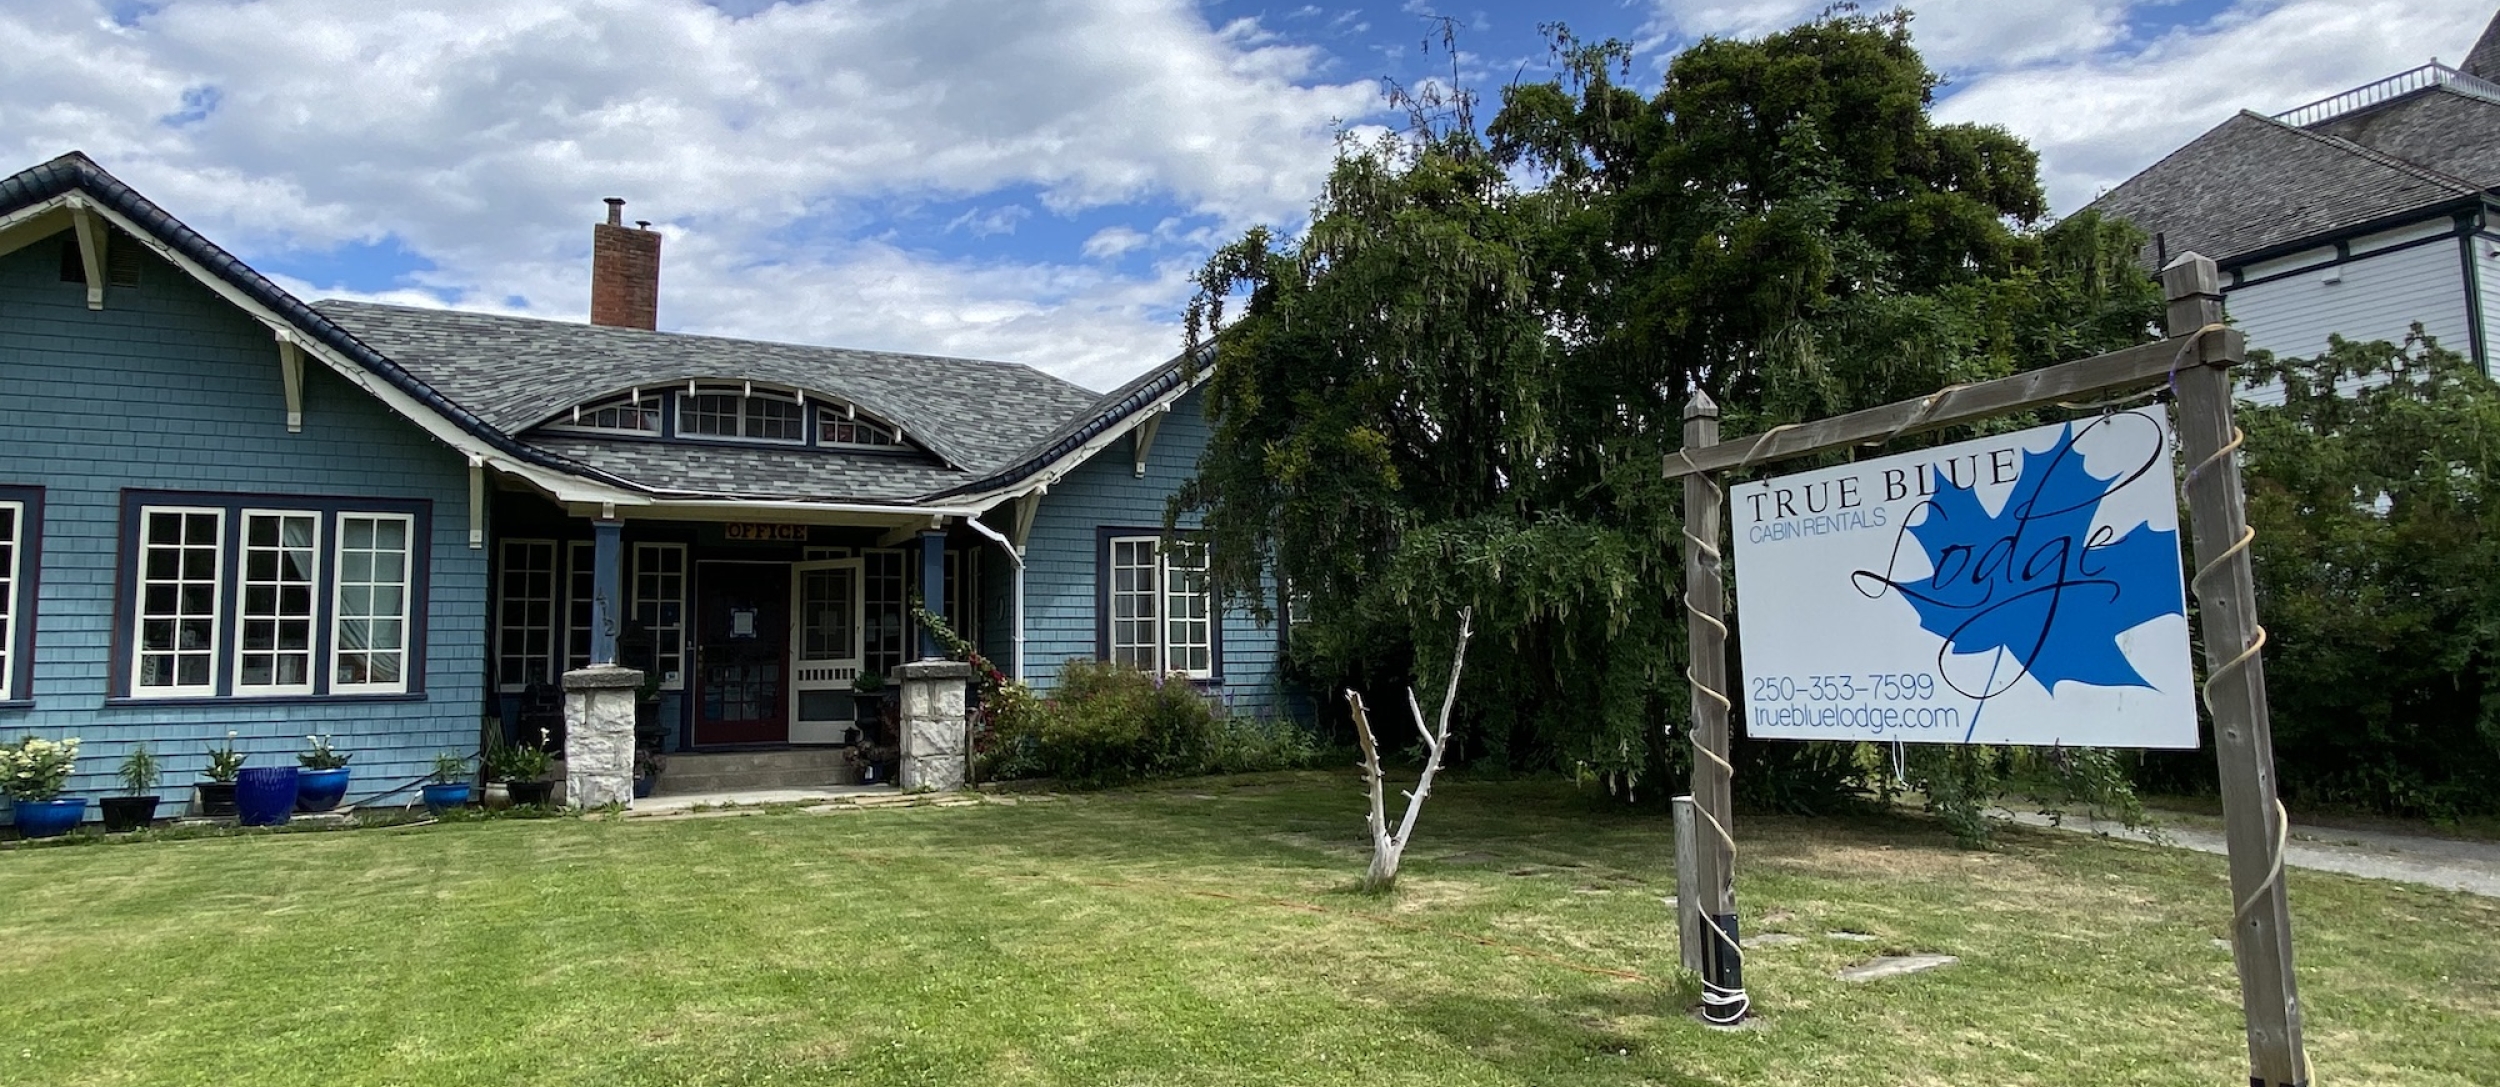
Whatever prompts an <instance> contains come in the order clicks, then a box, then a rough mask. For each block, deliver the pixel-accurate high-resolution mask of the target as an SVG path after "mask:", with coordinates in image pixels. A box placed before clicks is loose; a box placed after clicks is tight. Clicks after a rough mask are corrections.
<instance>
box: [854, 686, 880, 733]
mask: <svg viewBox="0 0 2500 1087" xmlns="http://www.w3.org/2000/svg"><path fill="white" fill-rule="evenodd" d="M884 713H885V677H884V676H881V675H878V674H876V673H875V672H861V673H860V674H859V677H858V678H856V679H853V680H852V681H851V721H852V723H853V724H854V725H855V726H856V727H858V728H860V729H862V730H865V729H866V728H867V727H868V722H870V721H874V720H876V719H877V718H878V717H879V716H881V715H883V714H884Z"/></svg>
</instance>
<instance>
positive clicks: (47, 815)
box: [17, 797, 87, 838]
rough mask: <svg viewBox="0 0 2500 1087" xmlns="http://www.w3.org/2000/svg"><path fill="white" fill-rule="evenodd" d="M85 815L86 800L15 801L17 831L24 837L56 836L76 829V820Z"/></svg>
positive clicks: (83, 817) (83, 798)
mask: <svg viewBox="0 0 2500 1087" xmlns="http://www.w3.org/2000/svg"><path fill="white" fill-rule="evenodd" d="M86 817H87V800H86V798H85V797H79V798H77V799H69V798H66V797H65V798H62V799H59V800H20V801H18V802H17V833H18V834H19V836H21V837H26V838H58V837H60V836H61V835H64V834H67V833H69V832H70V831H73V830H76V829H78V821H79V820H81V819H85V818H86Z"/></svg>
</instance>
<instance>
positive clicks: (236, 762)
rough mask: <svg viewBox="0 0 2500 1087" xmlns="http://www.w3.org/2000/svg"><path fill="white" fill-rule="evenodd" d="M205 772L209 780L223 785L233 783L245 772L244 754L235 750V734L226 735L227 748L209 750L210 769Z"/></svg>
mask: <svg viewBox="0 0 2500 1087" xmlns="http://www.w3.org/2000/svg"><path fill="white" fill-rule="evenodd" d="M203 772H204V773H206V774H207V775H208V780H210V781H215V782H223V783H232V782H233V781H234V778H235V775H237V774H240V773H242V772H243V752H241V751H238V750H236V749H235V746H234V733H233V732H231V731H229V732H227V733H226V743H225V746H223V747H212V748H209V749H208V768H207V769H206V770H205V771H203Z"/></svg>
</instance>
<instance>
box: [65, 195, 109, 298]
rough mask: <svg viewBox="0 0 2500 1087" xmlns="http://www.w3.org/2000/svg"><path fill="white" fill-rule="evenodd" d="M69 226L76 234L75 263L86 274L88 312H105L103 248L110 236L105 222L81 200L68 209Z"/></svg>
mask: <svg viewBox="0 0 2500 1087" xmlns="http://www.w3.org/2000/svg"><path fill="white" fill-rule="evenodd" d="M69 221H70V225H71V226H72V227H74V228H76V230H77V231H78V260H79V263H80V264H81V265H82V266H84V267H85V268H86V271H87V308H88V309H94V310H100V309H103V308H104V277H105V274H106V273H105V266H104V247H105V245H106V244H107V242H108V240H109V239H110V238H111V237H112V233H111V232H110V231H108V230H106V229H105V228H104V220H102V219H99V218H97V217H96V213H95V209H94V208H93V207H90V206H88V204H87V202H86V201H85V200H83V199H80V200H73V201H71V202H70V205H69Z"/></svg>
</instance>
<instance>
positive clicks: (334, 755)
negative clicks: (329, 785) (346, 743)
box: [295, 732, 355, 770]
mask: <svg viewBox="0 0 2500 1087" xmlns="http://www.w3.org/2000/svg"><path fill="white" fill-rule="evenodd" d="M304 742H305V743H308V744H311V745H312V750H310V751H306V752H304V753H303V754H301V755H297V756H295V761H296V762H297V763H299V764H301V765H302V766H303V768H304V769H306V770H337V769H340V768H342V767H344V766H346V765H347V760H349V759H352V758H355V756H354V755H346V754H341V753H340V752H339V749H338V748H337V747H336V746H334V745H332V744H331V742H330V734H329V733H326V732H317V733H314V734H312V735H310V736H306V737H304Z"/></svg>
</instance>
